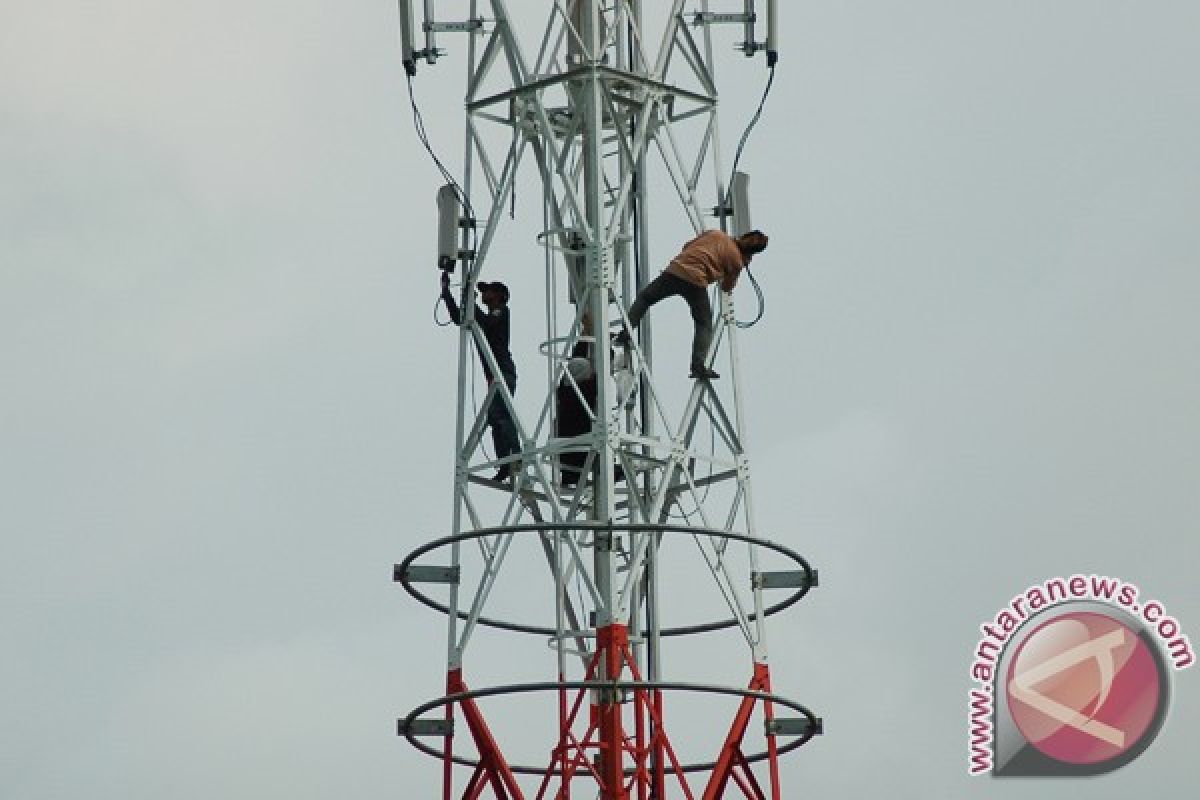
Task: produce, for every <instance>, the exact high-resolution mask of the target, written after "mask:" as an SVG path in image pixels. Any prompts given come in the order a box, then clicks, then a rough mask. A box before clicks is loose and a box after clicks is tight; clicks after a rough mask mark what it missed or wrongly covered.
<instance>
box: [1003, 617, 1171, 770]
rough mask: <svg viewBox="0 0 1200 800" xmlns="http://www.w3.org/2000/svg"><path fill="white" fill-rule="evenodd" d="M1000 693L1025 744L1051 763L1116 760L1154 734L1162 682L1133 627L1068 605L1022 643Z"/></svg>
mask: <svg viewBox="0 0 1200 800" xmlns="http://www.w3.org/2000/svg"><path fill="white" fill-rule="evenodd" d="M998 688H999V687H998ZM1004 691H1005V692H1007V695H1008V707H1009V713H1010V715H1011V718H1012V722H1013V724H1014V725H1016V727H1017V729H1018V730H1019V731H1020V733H1021V736H1022V737H1023V738H1024V739H1025V741H1026V742H1028V743H1029V744H1030V745H1032V746H1033V747H1035V748H1037V750H1039V751H1040V752H1042V753H1043V754H1044V755H1046V756H1048V757H1049V758H1051V759H1054V760H1055V761H1058V762H1060V763H1063V764H1079V765H1083V764H1099V763H1101V762H1106V761H1111V760H1113V759H1117V758H1119V757H1121V756H1123V755H1125V754H1126V753H1129V752H1130V751H1131V750H1133V748H1135V747H1136V746H1138V745H1139V744H1141V743H1142V739H1143V737H1145V736H1146V734H1147V732H1151V733H1153V732H1152V731H1151V727H1152V725H1154V723H1155V722H1156V721H1157V720H1158V719H1159V717H1160V713H1159V712H1160V708H1161V704H1162V701H1163V700H1164V699H1165V698H1164V695H1165V691H1166V687H1164V686H1162V685H1161V680H1160V670H1159V668H1158V664H1157V661H1156V657H1155V654H1154V652H1153V651H1152V650H1151V649H1150V647H1149V646H1148V645H1147V643H1146V642H1145V641H1144V640H1143V639H1142V637H1140V636H1139V635H1138V634H1137V632H1135V631H1134V630H1132V629H1130V628H1129V627H1128V626H1127V625H1125V624H1124V623H1123V622H1121V621H1120V620H1117V619H1115V618H1114V617H1112V616H1109V615H1108V614H1103V613H1096V612H1092V611H1072V612H1068V613H1065V614H1062V615H1060V616H1056V617H1054V618H1053V619H1051V620H1049V621H1047V622H1044V623H1042V624H1041V625H1039V626H1038V627H1036V628H1035V629H1034V630H1033V631H1032V632H1031V633H1030V634H1029V636H1028V637H1026V638H1025V639H1024V641H1022V642H1021V643H1020V646H1019V647H1018V649H1017V650H1016V652H1015V654H1014V656H1013V658H1012V660H1011V662H1010V663H1009V667H1008V670H1007V675H1006V676H1005V681H1004Z"/></svg>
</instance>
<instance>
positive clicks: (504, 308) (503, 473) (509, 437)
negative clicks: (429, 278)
mask: <svg viewBox="0 0 1200 800" xmlns="http://www.w3.org/2000/svg"><path fill="white" fill-rule="evenodd" d="M475 288H476V289H478V290H479V299H480V300H482V301H483V304H484V305H485V306H487V310H486V311H485V310H483V309H482V308H480V307H479V306H478V305H476V306H475V323H476V324H477V325H479V329H480V330H481V331H483V337H484V338H485V339H487V343H488V346H489V347H490V348H491V349H492V356H494V357H495V359H496V365H497V366H498V367H499V368H500V374H501V375H503V376H504V383H505V385H506V386H508V391H509V392H510V393H512V394H513V395H515V394H516V393H517V367H516V365H515V364H514V363H513V359H512V353H510V352H509V351H508V287H507V286H505V285H504V284H503V283H500V282H499V281H496V282H493V283H483V282H480V283H477V284H475ZM442 302H444V303H445V304H446V310H447V311H449V312H450V319H452V320H453V321H454V324H455V325H462V312H461V311H460V310H459V307H458V303H457V302H456V301H455V300H454V295H453V294H451V293H450V275H449V273H446V272H443V273H442ZM479 361H480V363H481V364H482V365H483V376H484V377H485V378H486V379H487V382H488V385H489V386H490V385H491V383H492V380H493V375H492V371H491V369H489V368H488V365H487V361H486V360H484V357H483V353H480V354H479ZM487 421H488V426H489V427H491V429H492V444H493V445H495V448H496V458H497V459H501V458H505V457H507V456H511V455H513V454H514V453H518V452H520V450H521V448H520V445H518V444H517V426H516V423H514V422H513V418H512V415H511V414H510V413H509V412H508V407H507V406H505V405H504V401H503V400H502V399H501V398H500V397H499V396H496V397H493V398H492V402H491V403H489V404H488V409H487ZM511 474H512V469H511V465H509V464H501V465H500V470H499V472H497V473H496V475H495V477H494V478H493V480H497V481H506V480H508V478H509V476H510V475H511Z"/></svg>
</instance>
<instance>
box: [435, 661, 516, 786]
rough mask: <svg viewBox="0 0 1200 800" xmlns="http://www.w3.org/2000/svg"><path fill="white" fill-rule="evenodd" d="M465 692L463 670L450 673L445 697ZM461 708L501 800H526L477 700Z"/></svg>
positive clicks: (487, 773) (470, 701) (469, 701)
mask: <svg viewBox="0 0 1200 800" xmlns="http://www.w3.org/2000/svg"><path fill="white" fill-rule="evenodd" d="M465 691H467V684H466V683H464V682H463V678H462V669H452V670H450V672H449V673H447V675H446V694H458V693H460V692H465ZM460 705H461V706H462V711H463V717H464V718H465V719H466V721H467V728H468V729H469V730H470V731H471V737H472V738H473V739H474V740H475V747H476V749H478V750H479V762H480V766H482V767H483V770H484V772H485V773H486V775H487V780H488V782H489V783H491V785H492V791H493V792H495V793H496V797H497V798H499V799H500V800H524V795H522V794H521V787H520V786H518V785H517V778H516V776H515V775H513V772H512V770H511V769H509V767H508V762H507V761H505V760H504V755H503V754H502V753H501V752H500V748H499V746H498V745H497V744H496V740H495V739H494V738H492V732H491V730H490V729H489V728H488V725H487V722H486V721H484V719H483V714H482V713H481V712H480V711H479V706H477V705H476V704H475V701H474V700H463V701H462V703H461V704H460ZM468 789H470V787H468ZM465 796H466V795H464V797H465Z"/></svg>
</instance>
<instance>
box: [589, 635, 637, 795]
mask: <svg viewBox="0 0 1200 800" xmlns="http://www.w3.org/2000/svg"><path fill="white" fill-rule="evenodd" d="M596 638H597V649H598V650H599V651H600V654H602V657H603V659H604V660H603V662H602V663H603V664H604V676H603V677H604V679H605V680H617V679H618V678H620V677H621V671H622V662H623V658H622V653H623V651H624V649H625V647H626V645H627V642H628V637H627V634H626V632H625V626H624V625H621V624H620V623H613V624H611V625H606V626H604V627H603V628H600V629H599V630H597V631H596ZM598 694H599V702H598V703H597V705H596V713H597V715H598V720H599V730H600V780H601V782H602V786H601V793H600V797H601V800H628V797H629V793H628V792H627V791H626V790H625V775H624V770H623V766H624V760H625V759H624V751H625V736H624V732H623V731H622V728H621V702H620V698H619V697H613V696H611V695H610V694H608V693H607V692H606V691H605V690H601V691H600V692H598Z"/></svg>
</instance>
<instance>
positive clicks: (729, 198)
mask: <svg viewBox="0 0 1200 800" xmlns="http://www.w3.org/2000/svg"><path fill="white" fill-rule="evenodd" d="M774 83H775V65H774V64H772V65H771V69H770V74H769V75H768V76H767V85H766V87H765V88H764V89H763V93H762V99H760V100H759V101H758V108H757V109H756V110H755V112H754V116H753V117H751V118H750V122H749V123H748V124H747V125H746V130H745V131H743V132H742V138H741V140H740V141H739V142H738V146H737V152H736V153H734V156H733V169H731V170H730V171H729V182H728V183H727V184H726V185H725V198H724V203H722V205H723V206H724V207H725V208H729V207H730V206H732V205H733V176H734V175H736V174H737V168H738V162H739V161H741V160H742V149H743V148H744V147H745V146H746V140H747V139H749V138H750V131H752V130H754V126H755V125H757V124H758V120H759V117H761V116H762V112H763V106H765V105H766V104H767V96H768V95H769V94H771V86H772V85H773V84H774ZM746 274H747V275H749V276H750V283H751V284H752V285H753V286H754V293H755V295H757V297H758V314H757V315H755V317H754V319H752V320H750V321H749V322H742V321H741V320H737V319H735V320H734V322H735V324H736V325H737V326H738V327H739V328H749V327H752V326H754V325H756V324H757V323H758V321H759V320H760V319H762V318H763V314H764V313H766V310H767V301H766V298H765V297H764V296H763V291H762V288H761V287H760V286H759V285H758V281H757V280H755V278H754V273H753V272H751V271H750V269H749V267H747V268H746Z"/></svg>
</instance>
